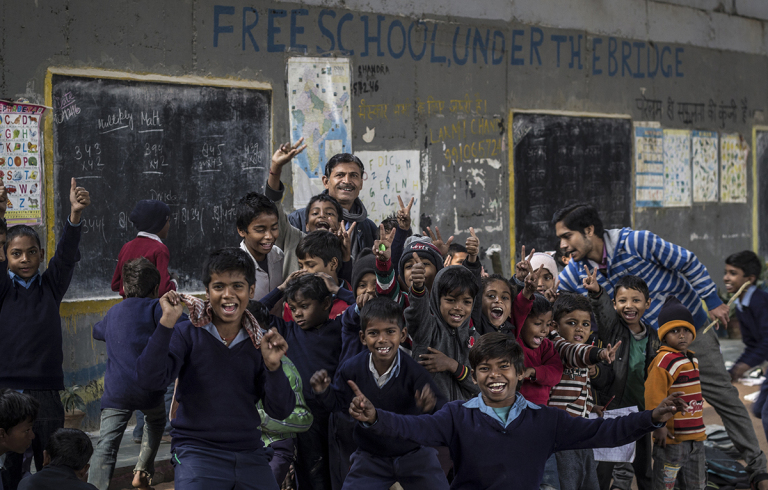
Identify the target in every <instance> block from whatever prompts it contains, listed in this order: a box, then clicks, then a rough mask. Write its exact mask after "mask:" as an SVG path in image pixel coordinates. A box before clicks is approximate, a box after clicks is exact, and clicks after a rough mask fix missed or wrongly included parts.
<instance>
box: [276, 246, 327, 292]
mask: <svg viewBox="0 0 768 490" xmlns="http://www.w3.org/2000/svg"><path fill="white" fill-rule="evenodd" d="M323 233H326V232H323ZM299 295H301V297H302V298H304V299H309V300H317V301H321V302H322V301H323V300H325V298H329V297H330V296H331V292H330V291H329V290H328V286H326V284H325V280H323V278H322V277H320V276H318V275H317V274H304V275H302V276H299V277H295V278H293V279H291V280H290V281H289V282H288V284H286V285H285V291H283V296H284V297H285V300H286V301H293V300H294V299H296V297H297V296H299Z"/></svg>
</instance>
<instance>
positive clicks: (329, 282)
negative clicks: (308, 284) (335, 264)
mask: <svg viewBox="0 0 768 490" xmlns="http://www.w3.org/2000/svg"><path fill="white" fill-rule="evenodd" d="M315 275H316V276H318V277H322V278H323V281H325V285H326V286H327V287H328V291H330V292H331V294H336V293H338V292H339V285H338V284H336V281H334V280H333V278H332V277H331V276H330V275H329V274H326V273H325V272H315Z"/></svg>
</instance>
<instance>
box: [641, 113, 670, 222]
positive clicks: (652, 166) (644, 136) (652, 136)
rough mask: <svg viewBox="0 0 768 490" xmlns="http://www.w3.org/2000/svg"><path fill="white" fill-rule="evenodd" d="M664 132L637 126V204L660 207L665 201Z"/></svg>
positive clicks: (658, 129)
mask: <svg viewBox="0 0 768 490" xmlns="http://www.w3.org/2000/svg"><path fill="white" fill-rule="evenodd" d="M663 142H664V133H663V131H662V129H661V128H656V127H643V126H636V127H635V189H636V194H635V205H636V206H637V207H639V208H642V207H659V206H661V205H662V204H663V201H664V144H663Z"/></svg>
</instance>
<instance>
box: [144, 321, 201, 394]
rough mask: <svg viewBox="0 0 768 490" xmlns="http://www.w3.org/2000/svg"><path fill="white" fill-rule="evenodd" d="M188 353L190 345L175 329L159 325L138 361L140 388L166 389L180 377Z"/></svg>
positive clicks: (151, 389)
mask: <svg viewBox="0 0 768 490" xmlns="http://www.w3.org/2000/svg"><path fill="white" fill-rule="evenodd" d="M188 352H189V345H188V344H187V342H186V341H185V340H184V338H183V336H182V335H181V334H179V332H178V331H177V330H176V329H175V328H166V327H164V326H162V325H158V326H157V328H156V329H155V333H153V334H152V336H151V337H150V338H149V342H147V346H146V347H145V348H144V352H142V353H141V355H140V356H139V358H138V359H137V361H136V375H137V376H136V377H137V379H138V380H139V386H140V387H141V388H142V389H144V390H148V391H159V390H164V389H166V388H167V387H168V385H169V384H171V381H173V380H174V379H176V378H177V377H178V376H179V371H181V367H182V365H183V364H184V359H185V358H186V357H187V354H188Z"/></svg>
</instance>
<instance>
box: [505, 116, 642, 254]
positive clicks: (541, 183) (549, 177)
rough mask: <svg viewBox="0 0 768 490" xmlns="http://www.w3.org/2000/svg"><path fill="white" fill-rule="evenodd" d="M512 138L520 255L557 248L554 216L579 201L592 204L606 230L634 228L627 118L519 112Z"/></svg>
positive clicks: (629, 124) (516, 229)
mask: <svg viewBox="0 0 768 490" xmlns="http://www.w3.org/2000/svg"><path fill="white" fill-rule="evenodd" d="M513 139H514V143H513V144H514V166H515V168H514V172H515V195H514V196H515V237H516V238H515V242H516V244H517V246H516V248H517V253H518V255H519V253H520V249H521V246H522V245H525V248H526V250H527V251H530V250H531V249H532V248H535V249H536V250H538V251H541V252H543V251H545V250H553V249H554V248H555V247H556V246H557V239H556V237H555V228H554V226H553V225H552V215H553V214H554V213H555V212H556V211H557V210H558V209H560V208H562V207H564V206H567V205H569V204H573V203H576V202H589V203H592V204H593V205H594V206H595V207H596V208H597V210H598V212H599V213H600V217H601V219H602V220H603V224H604V225H605V228H606V229H609V228H621V227H624V226H630V225H631V218H632V160H631V159H632V125H631V122H630V120H629V119H628V118H626V119H625V118H610V117H580V116H563V115H551V114H527V113H516V114H514V120H513Z"/></svg>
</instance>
